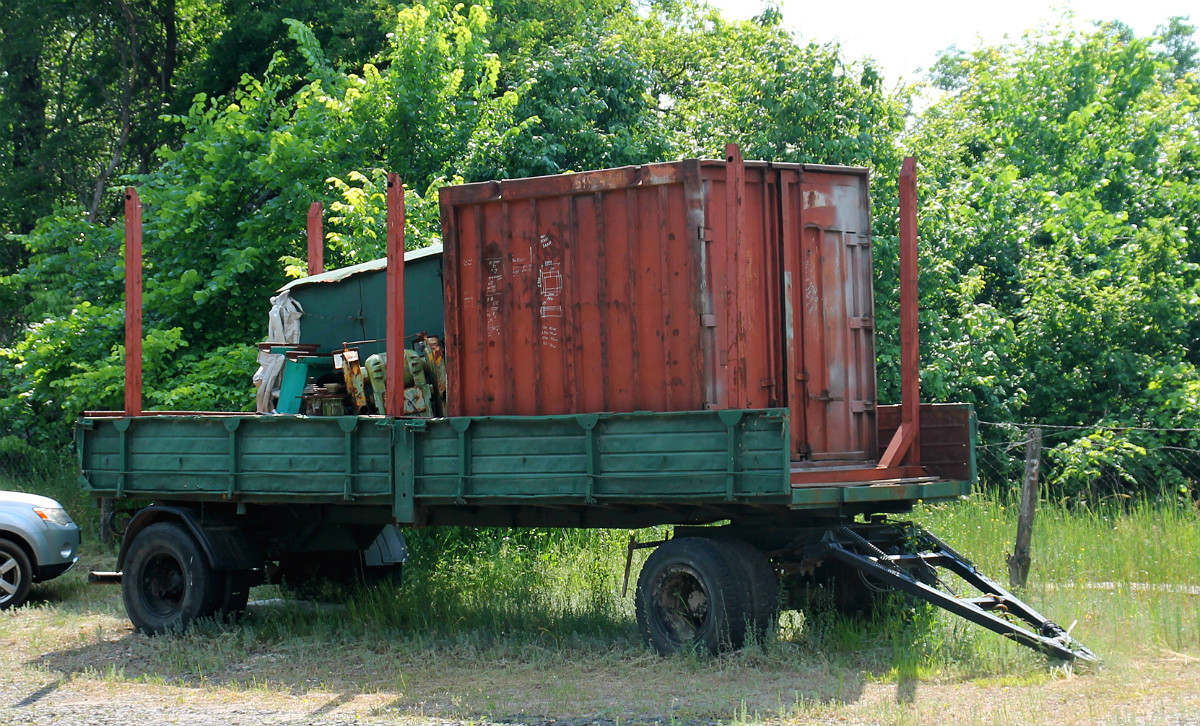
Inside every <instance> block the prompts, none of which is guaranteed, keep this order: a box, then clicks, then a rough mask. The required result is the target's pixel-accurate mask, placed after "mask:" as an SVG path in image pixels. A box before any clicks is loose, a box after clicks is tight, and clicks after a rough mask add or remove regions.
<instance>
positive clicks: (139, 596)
mask: <svg viewBox="0 0 1200 726" xmlns="http://www.w3.org/2000/svg"><path fill="white" fill-rule="evenodd" d="M222 584H223V583H221V582H220V580H218V578H217V573H215V572H214V571H213V569H212V568H211V567H209V564H208V560H207V558H205V556H204V553H203V552H202V551H201V550H200V545H199V544H197V542H196V540H195V539H194V538H193V537H192V535H191V534H189V533H188V531H187V530H186V529H184V528H183V527H182V526H181V525H179V524H176V523H175V522H158V523H157V524H152V525H150V526H149V527H146V528H145V529H144V530H142V531H141V532H138V533H137V535H135V536H134V539H133V542H131V543H130V544H129V552H128V553H127V554H126V556H125V567H124V575H123V577H122V588H121V596H122V598H123V599H124V601H125V612H126V613H127V614H128V615H129V619H130V620H131V621H132V622H133V627H134V628H136V629H137V630H138V631H139V632H142V633H146V634H147V635H159V634H161V633H166V632H168V631H178V630H183V629H184V628H186V627H187V626H188V625H190V624H191V623H192V622H194V621H195V620H197V619H199V618H204V617H208V616H210V615H213V614H214V613H215V612H216V610H217V608H218V606H219V605H220V604H221V603H220V599H221V596H222V591H223V588H222Z"/></svg>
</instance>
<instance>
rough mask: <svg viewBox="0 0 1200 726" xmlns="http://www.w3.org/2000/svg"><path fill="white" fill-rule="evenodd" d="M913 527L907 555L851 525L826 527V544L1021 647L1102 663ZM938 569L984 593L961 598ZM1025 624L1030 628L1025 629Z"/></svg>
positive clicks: (866, 570)
mask: <svg viewBox="0 0 1200 726" xmlns="http://www.w3.org/2000/svg"><path fill="white" fill-rule="evenodd" d="M909 531H910V536H911V539H910V540H909V541H910V542H911V544H912V548H911V549H915V550H917V551H916V552H909V553H905V554H886V553H884V552H883V551H882V550H880V549H879V548H878V547H876V546H875V545H873V544H872V543H870V542H869V541H868V540H867V539H866V538H864V537H863V536H862V535H860V534H858V533H857V532H855V531H854V530H853V529H851V528H849V527H839V528H837V529H831V530H829V531H827V532H826V533H825V536H824V537H823V538H822V543H823V545H824V546H825V547H826V549H827V554H828V555H829V556H831V557H834V558H835V559H837V560H838V561H840V562H842V563H844V564H846V565H849V566H851V567H854V568H855V569H857V570H859V571H860V572H862V573H863V574H865V575H868V576H870V577H872V578H874V579H875V580H878V581H881V582H883V583H885V584H887V585H889V586H891V587H892V588H895V589H897V590H901V591H903V592H906V593H908V594H910V595H913V596H914V597H918V598H921V599H922V600H925V601H927V602H930V603H933V604H934V605H936V606H937V607H940V608H942V609H943V610H947V611H949V612H951V613H954V614H955V615H958V616H959V617H961V618H965V619H967V620H969V621H971V622H972V623H975V624H976V625H982V626H983V627H985V628H987V629H988V630H991V631H992V632H995V633H999V634H1000V635H1003V636H1005V637H1006V638H1011V639H1012V640H1014V641H1016V642H1018V643H1020V644H1021V645H1024V646H1026V647H1029V648H1033V649H1034V650H1037V651H1040V652H1042V653H1045V654H1046V655H1048V656H1051V657H1053V658H1058V659H1061V660H1067V661H1074V660H1081V661H1088V662H1092V663H1098V662H1100V658H1099V657H1097V656H1096V654H1095V653H1093V652H1092V651H1091V650H1089V649H1088V648H1086V647H1084V646H1083V644H1081V643H1080V642H1079V641H1077V640H1075V639H1074V638H1072V637H1071V635H1070V633H1069V632H1068V630H1064V629H1063V628H1062V627H1061V626H1059V625H1057V624H1056V623H1054V622H1052V621H1050V620H1049V619H1047V618H1046V617H1045V616H1043V615H1041V614H1040V613H1038V612H1037V611H1036V610H1034V609H1033V608H1032V607H1030V606H1029V605H1027V604H1025V603H1024V602H1022V601H1021V600H1020V599H1018V598H1017V597H1016V596H1015V595H1013V594H1012V593H1010V592H1009V591H1008V590H1005V589H1004V588H1003V587H1001V586H1000V585H999V584H997V583H996V582H994V581H993V580H991V579H990V578H988V577H987V576H985V575H984V574H983V573H981V572H979V570H977V569H976V568H975V565H973V564H971V562H970V560H968V559H967V558H965V557H963V556H962V555H960V554H959V553H957V552H955V551H954V550H953V549H952V548H951V547H950V546H949V545H947V544H946V543H945V542H943V541H941V540H940V539H938V538H937V537H935V536H934V535H933V534H931V533H929V532H927V531H926V530H924V529H922V528H920V527H916V526H911V529H910V530H909ZM936 567H941V568H944V569H946V570H949V571H950V572H953V573H954V574H956V575H958V576H959V577H961V578H962V579H963V580H964V581H965V582H967V583H968V584H969V585H971V586H972V587H974V588H975V589H977V590H979V592H980V593H981V595H980V596H978V597H959V596H957V595H955V594H953V593H950V592H946V591H945V590H943V589H941V588H944V587H945V585H944V584H943V583H942V582H941V580H940V579H939V578H938V577H937V572H936V570H934V568H936ZM939 586H940V587H939ZM1002 616H1003V617H1002ZM1018 621H1020V622H1018ZM1022 623H1023V624H1024V625H1027V626H1029V627H1023V626H1022Z"/></svg>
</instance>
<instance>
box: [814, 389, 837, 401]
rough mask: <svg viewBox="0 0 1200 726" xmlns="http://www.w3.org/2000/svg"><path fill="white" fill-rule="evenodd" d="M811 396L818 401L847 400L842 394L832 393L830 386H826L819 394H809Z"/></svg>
mask: <svg viewBox="0 0 1200 726" xmlns="http://www.w3.org/2000/svg"><path fill="white" fill-rule="evenodd" d="M809 398H812V399H814V400H817V401H824V402H825V403H829V402H830V401H842V400H845V399H843V398H842V397H841V396H835V395H833V394H832V393H830V392H829V389H828V388H826V389H825V390H823V391H821V392H820V393H818V394H809Z"/></svg>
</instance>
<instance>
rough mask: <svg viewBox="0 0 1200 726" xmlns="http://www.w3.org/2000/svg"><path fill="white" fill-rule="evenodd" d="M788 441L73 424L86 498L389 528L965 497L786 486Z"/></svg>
mask: <svg viewBox="0 0 1200 726" xmlns="http://www.w3.org/2000/svg"><path fill="white" fill-rule="evenodd" d="M789 440H790V439H789V428H788V412H787V410H785V409H766V410H732V411H686V412H672V413H653V412H639V413H604V414H584V415H564V416H492V417H461V418H446V419H393V418H389V417H383V416H342V417H305V416H258V415H253V414H210V415H161V416H155V415H146V416H140V417H136V418H122V417H96V418H88V419H83V420H81V421H80V423H79V424H78V426H77V430H76V447H77V450H78V456H79V466H80V471H81V472H82V475H81V476H82V481H81V484H82V486H83V488H84V489H85V490H87V491H89V492H90V493H92V494H93V495H95V496H97V497H104V498H118V499H120V498H136V499H152V500H193V501H223V502H246V503H293V504H346V505H358V506H379V507H387V508H389V509H390V510H391V512H392V515H393V517H394V518H395V519H396V521H398V522H401V523H408V522H413V521H416V519H417V516H416V515H417V508H418V507H419V506H424V507H430V508H443V509H445V508H455V507H487V506H514V505H515V506H539V507H547V508H555V507H560V508H563V509H564V510H566V509H571V508H574V509H578V508H581V507H592V506H605V505H620V506H639V505H642V506H652V505H664V506H667V505H671V506H679V505H683V506H689V505H695V506H706V507H720V506H722V505H738V506H747V505H760V506H766V507H777V508H779V510H780V511H786V510H797V509H804V510H815V509H830V510H837V509H839V508H842V507H847V506H850V507H853V506H855V505H863V504H874V503H879V504H889V505H894V506H903V505H905V504H911V503H912V502H915V501H917V500H920V499H925V500H933V499H949V498H955V497H958V496H960V495H962V494H966V493H967V492H968V491H969V490H970V486H971V482H969V481H953V480H946V479H940V480H930V479H928V478H926V479H922V480H916V481H898V482H890V483H877V484H870V485H865V484H864V485H830V486H812V487H803V488H794V487H793V486H792V485H791V480H790V471H791V464H790V461H789V456H788V453H789V448H788V446H789ZM972 444H973V442H972ZM970 448H971V449H972V453H973V448H974V447H973V446H971V447H970ZM859 509H860V510H861V507H859Z"/></svg>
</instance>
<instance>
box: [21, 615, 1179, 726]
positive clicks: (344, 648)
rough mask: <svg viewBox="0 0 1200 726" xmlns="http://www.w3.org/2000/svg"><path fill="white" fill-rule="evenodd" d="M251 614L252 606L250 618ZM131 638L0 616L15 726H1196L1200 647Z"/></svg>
mask: <svg viewBox="0 0 1200 726" xmlns="http://www.w3.org/2000/svg"><path fill="white" fill-rule="evenodd" d="M253 616H254V614H253V608H252V612H251V617H253ZM236 630H237V629H236V628H235V629H233V631H234V632H232V633H231V632H228V631H219V632H217V633H216V634H215V635H214V634H208V635H206V634H200V635H198V636H195V637H192V636H181V637H178V638H176V639H175V640H173V641H165V640H163V639H150V638H146V637H144V636H141V635H137V634H134V633H133V632H132V630H131V628H130V627H129V625H128V623H127V621H124V620H123V618H122V617H121V615H120V613H119V612H116V611H115V609H108V608H104V609H102V611H99V612H97V611H92V612H91V613H88V614H84V613H64V612H61V611H59V610H57V609H56V608H53V607H35V608H25V609H22V610H18V611H16V612H11V613H0V654H2V655H0V660H2V666H0V725H7V724H38V725H42V724H65V723H70V724H159V723H167V724H189V725H196V726H216V725H218V724H247V725H249V724H253V725H255V726H259V725H266V724H318V723H319V724H385V723H388V724H392V723H395V724H421V725H426V724H428V725H433V724H494V723H503V724H529V725H530V726H534V725H536V726H549V725H551V724H563V725H564V726H565V725H568V724H569V725H571V726H583V725H584V724H600V725H603V726H609V725H611V726H617V725H618V724H657V725H664V726H665V725H668V724H670V725H675V724H679V725H684V724H715V723H731V722H732V723H796V724H802V723H803V724H809V723H817V724H825V723H828V724H874V723H889V724H891V723H895V724H940V723H946V724H1165V725H1175V726H1185V725H1186V726H1200V659H1198V658H1195V657H1191V656H1188V655H1183V654H1177V653H1171V652H1168V651H1165V650H1162V649H1161V648H1154V647H1147V648H1146V649H1145V651H1144V652H1143V653H1140V654H1138V655H1136V656H1135V657H1132V658H1117V659H1115V660H1113V661H1112V662H1107V663H1106V664H1105V665H1104V666H1103V667H1101V668H1098V669H1092V670H1088V671H1080V672H1071V671H1069V670H1055V669H1048V668H1041V669H1038V668H1035V669H1033V670H1029V671H1024V672H1019V673H1013V674H1011V675H1002V676H999V677H995V676H993V677H990V678H964V677H942V676H938V675H937V674H932V675H923V676H921V677H919V678H904V677H895V676H894V675H889V674H879V673H871V672H860V671H855V670H853V669H847V668H846V667H844V666H842V665H830V664H823V663H821V662H819V661H805V662H801V663H799V664H798V665H797V664H793V665H792V666H790V667H788V668H781V667H780V665H779V663H777V662H768V661H766V660H764V661H763V662H757V661H756V659H755V658H754V657H753V656H752V655H751V656H746V655H742V656H739V657H733V658H726V659H718V660H693V659H684V658H678V659H666V660H664V659H660V658H657V657H654V656H651V655H649V654H647V653H645V652H644V651H642V650H639V649H638V648H636V647H632V646H629V645H628V644H616V645H614V646H613V648H612V650H611V651H610V652H607V653H605V652H600V653H594V654H589V655H588V656H587V657H585V658H578V657H573V656H572V654H571V653H570V652H564V651H561V650H556V649H555V648H554V647H553V645H552V644H547V645H546V646H545V647H541V646H536V645H530V646H529V647H528V648H526V649H525V650H524V651H522V650H520V649H518V650H517V651H514V650H512V649H505V648H500V649H497V650H495V651H492V650H487V649H483V650H473V649H471V648H464V647H462V646H448V647H447V650H446V652H445V653H439V652H438V650H437V649H436V648H434V649H430V648H428V647H422V648H419V649H415V650H406V649H405V648H403V647H399V646H395V645H393V644H389V643H378V644H364V643H361V642H346V643H304V644H300V645H295V646H293V645H279V646H271V645H262V644H251V645H245V644H242V643H239V642H238V640H237V639H238V635H237V632H236Z"/></svg>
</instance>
